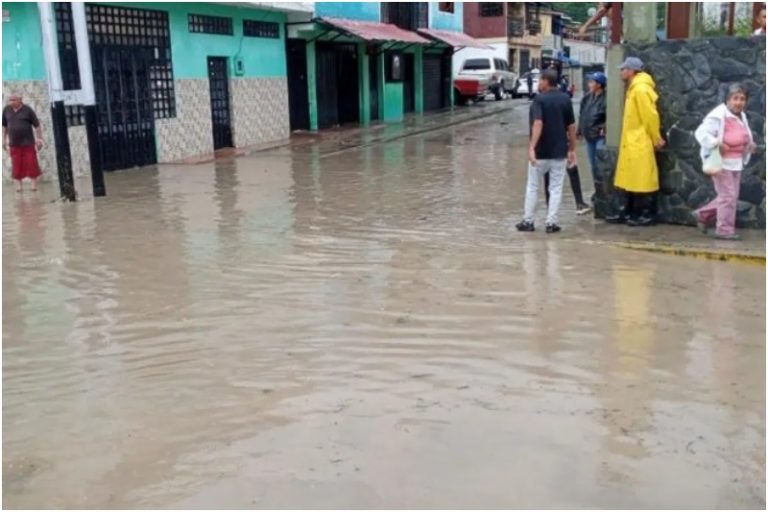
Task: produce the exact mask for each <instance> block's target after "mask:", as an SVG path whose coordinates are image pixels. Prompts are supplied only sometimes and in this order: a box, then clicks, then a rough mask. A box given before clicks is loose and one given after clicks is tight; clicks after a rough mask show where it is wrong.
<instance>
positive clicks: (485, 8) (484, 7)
mask: <svg viewBox="0 0 768 512" xmlns="http://www.w3.org/2000/svg"><path fill="white" fill-rule="evenodd" d="M503 15H504V3H503V2H480V16H482V17H484V18H494V17H496V16H503Z"/></svg>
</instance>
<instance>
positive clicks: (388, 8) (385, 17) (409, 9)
mask: <svg viewBox="0 0 768 512" xmlns="http://www.w3.org/2000/svg"><path fill="white" fill-rule="evenodd" d="M428 17H429V4H428V3H427V2H382V3H381V21H382V22H384V23H391V24H392V25H396V26H398V27H400V28H402V29H405V30H418V29H420V28H427V25H428V21H429V20H428Z"/></svg>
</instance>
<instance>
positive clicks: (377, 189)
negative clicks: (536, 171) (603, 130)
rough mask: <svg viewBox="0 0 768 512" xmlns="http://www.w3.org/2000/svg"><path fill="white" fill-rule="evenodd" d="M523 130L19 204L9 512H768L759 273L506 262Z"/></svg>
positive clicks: (9, 274)
mask: <svg viewBox="0 0 768 512" xmlns="http://www.w3.org/2000/svg"><path fill="white" fill-rule="evenodd" d="M524 119H525V114H524V113H521V111H520V110H518V111H514V112H510V113H506V114H503V115H501V116H499V117H494V118H489V119H487V120H482V121H480V122H475V123H471V124H465V125H459V126H455V127H451V128H448V129H446V130H443V131H437V132H431V133H426V134H422V135H418V136H414V137H409V138H404V139H399V140H395V141H392V142H388V143H384V144H379V145H374V146H369V147H364V148H361V149H355V150H350V151H344V152H340V153H339V152H336V153H333V154H328V155H322V154H321V152H320V151H319V150H318V148H317V147H316V146H311V145H310V146H301V147H295V148H291V147H285V148H278V149H275V150H272V151H269V152H265V153H259V154H256V155H253V156H249V157H244V158H240V159H237V160H228V161H227V160H223V161H218V162H216V163H211V164H203V165H198V166H162V167H161V168H160V169H159V170H158V169H144V170H138V171H131V172H122V173H117V174H110V175H109V176H108V182H107V185H108V190H109V194H110V195H109V196H108V197H107V198H106V199H105V200H100V201H97V202H93V201H91V200H88V199H85V200H83V201H81V202H79V203H77V204H59V203H51V202H50V200H51V199H53V198H55V196H56V190H54V188H53V187H52V186H50V185H46V186H44V187H43V189H42V190H41V191H39V192H38V193H37V194H29V193H25V194H24V195H23V196H21V197H18V196H16V195H14V193H13V190H12V187H11V186H4V190H3V501H4V505H5V507H7V508H9V507H10V508H13V507H17V508H18V507H39V508H46V507H67V508H73V507H76V508H90V507H97V508H114V507H126V508H132V507H143V508H146V507H150V508H152V507H159V508H166V507H174V508H186V507H189V508H202V507H208V508H251V507H256V508H269V507H272V508H281V507H289V508H290V507H296V508H302V507H311V508H331V507H339V508H344V507H353V508H382V507H392V508H399V507H408V508H422V507H423V508H434V507H440V508H464V507H466V508H499V507H503V508H519V507H529V508H539V507H541V508H559V507H564V508H569V507H575V508H584V507H598V508H599V507H615V508H654V507H669V508H715V507H716V508H763V507H764V506H765V285H764V283H765V268H764V267H759V266H751V265H745V264H730V263H723V262H711V261H701V260H695V259H686V258H680V257H674V256H663V255H655V254H648V253H637V252H631V251H626V250H622V249H617V248H611V247H607V246H604V245H596V244H593V243H590V241H591V237H592V236H593V235H594V233H595V232H596V230H599V226H597V225H596V224H595V222H594V221H593V220H591V219H589V218H578V217H576V215H575V213H574V211H573V210H574V208H573V204H572V197H571V196H570V193H569V191H566V193H565V194H564V198H565V199H564V204H565V206H564V208H563V210H564V214H563V220H562V224H563V227H564V229H565V231H564V232H563V234H562V236H547V235H545V234H544V233H541V232H537V233H534V234H526V235H523V234H519V233H516V232H515V231H514V228H513V225H514V223H515V222H516V221H517V220H519V216H520V212H521V209H522V198H523V193H524V180H525V164H524V160H525V151H524V139H525V133H526V127H525V125H524ZM582 160H583V161H584V159H583V158H582ZM582 179H583V180H584V182H585V185H584V186H585V189H586V192H587V197H588V196H589V193H591V181H590V180H589V178H588V172H587V168H586V166H585V165H582ZM79 186H80V187H87V186H88V184H87V182H82V183H80V184H79ZM540 215H543V212H540Z"/></svg>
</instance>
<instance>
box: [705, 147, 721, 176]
mask: <svg viewBox="0 0 768 512" xmlns="http://www.w3.org/2000/svg"><path fill="white" fill-rule="evenodd" d="M701 170H702V171H704V174H706V175H707V176H713V175H715V174H717V173H719V172H720V171H722V170H723V157H722V155H721V154H720V148H715V149H713V150H712V151H710V152H709V155H707V158H705V159H704V161H703V162H702V165H701Z"/></svg>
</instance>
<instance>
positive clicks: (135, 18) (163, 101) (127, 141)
mask: <svg viewBox="0 0 768 512" xmlns="http://www.w3.org/2000/svg"><path fill="white" fill-rule="evenodd" d="M86 22H87V26H88V39H89V42H90V48H91V60H92V64H93V80H94V89H95V93H96V104H97V109H96V112H97V125H98V138H99V151H100V153H101V159H102V164H103V167H104V170H105V171H113V170H116V169H126V168H130V167H135V166H142V165H149V164H153V163H156V162H157V149H156V144H155V117H174V116H175V108H176V107H175V98H174V91H173V73H172V65H171V52H170V32H169V27H168V13H166V12H162V11H153V10H148V9H134V8H126V7H116V6H105V5H94V4H86Z"/></svg>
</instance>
